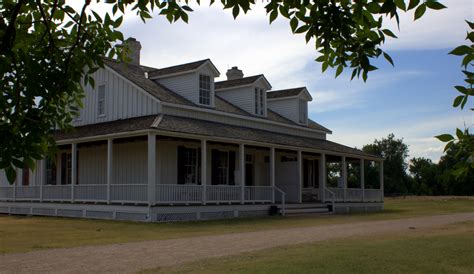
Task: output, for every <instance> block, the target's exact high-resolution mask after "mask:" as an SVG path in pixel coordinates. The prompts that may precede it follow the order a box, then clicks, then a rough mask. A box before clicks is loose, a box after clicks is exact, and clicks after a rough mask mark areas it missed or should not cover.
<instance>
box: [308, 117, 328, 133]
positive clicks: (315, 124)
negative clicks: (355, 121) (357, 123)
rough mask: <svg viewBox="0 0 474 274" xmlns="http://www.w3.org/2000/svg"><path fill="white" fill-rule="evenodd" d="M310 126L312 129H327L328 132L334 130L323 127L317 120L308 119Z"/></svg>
mask: <svg viewBox="0 0 474 274" xmlns="http://www.w3.org/2000/svg"><path fill="white" fill-rule="evenodd" d="M308 127H309V128H312V129H317V130H321V131H325V132H327V133H332V131H331V130H330V129H328V128H326V127H323V126H322V125H320V124H318V123H316V122H315V121H313V120H311V119H308Z"/></svg>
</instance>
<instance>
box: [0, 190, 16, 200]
mask: <svg viewBox="0 0 474 274" xmlns="http://www.w3.org/2000/svg"><path fill="white" fill-rule="evenodd" d="M12 199H13V186H1V187H0V201H7V200H12Z"/></svg>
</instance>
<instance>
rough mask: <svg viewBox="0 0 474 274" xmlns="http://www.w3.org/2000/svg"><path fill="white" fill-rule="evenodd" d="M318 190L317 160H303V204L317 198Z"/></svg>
mask: <svg viewBox="0 0 474 274" xmlns="http://www.w3.org/2000/svg"><path fill="white" fill-rule="evenodd" d="M318 188H319V160H318V159H314V158H313V159H311V158H309V159H308V158H305V159H303V191H302V195H303V202H314V201H317V200H319V198H318V196H319V195H318V194H319V193H318Z"/></svg>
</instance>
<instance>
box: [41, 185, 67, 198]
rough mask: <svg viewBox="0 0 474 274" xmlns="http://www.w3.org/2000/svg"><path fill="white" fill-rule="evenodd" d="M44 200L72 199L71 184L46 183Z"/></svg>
mask: <svg viewBox="0 0 474 274" xmlns="http://www.w3.org/2000/svg"><path fill="white" fill-rule="evenodd" d="M43 200H45V201H65V200H67V201H70V200H71V185H44V186H43Z"/></svg>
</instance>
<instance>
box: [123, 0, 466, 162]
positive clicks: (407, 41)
mask: <svg viewBox="0 0 474 274" xmlns="http://www.w3.org/2000/svg"><path fill="white" fill-rule="evenodd" d="M216 2H219V1H216ZM257 2H258V3H260V4H259V5H257V6H255V7H254V8H253V10H251V11H250V12H249V13H248V14H245V15H244V14H243V15H241V16H239V17H238V18H237V20H234V19H233V17H232V15H231V12H230V11H228V10H223V9H222V7H221V6H220V4H215V5H213V6H212V7H209V6H208V5H206V4H202V5H201V6H197V5H193V4H191V7H192V8H193V9H194V12H192V13H190V14H189V23H188V24H185V23H184V22H177V23H173V24H169V23H168V21H166V19H165V18H164V17H162V16H154V18H153V19H152V20H149V21H147V23H146V24H144V23H143V22H142V21H141V20H140V19H139V18H138V17H136V16H135V15H133V14H131V13H129V14H127V16H126V17H125V20H124V23H123V25H122V27H121V28H120V30H121V31H122V32H123V33H124V36H125V37H130V36H131V37H135V38H136V39H137V40H139V41H140V42H141V45H142V51H141V63H142V64H143V65H148V66H153V67H158V68H162V67H167V66H172V65H177V64H182V63H187V62H192V61H196V60H201V59H205V58H210V59H211V60H212V62H213V63H214V64H215V65H216V66H217V68H218V69H219V71H220V72H221V77H220V78H219V79H217V80H225V72H226V71H227V69H229V68H230V67H232V66H238V67H239V68H240V69H242V70H243V72H244V75H245V76H251V75H255V74H264V75H265V77H266V78H267V79H268V80H269V81H270V83H271V84H272V86H273V89H274V90H277V89H283V88H291V87H299V86H306V87H307V88H308V90H309V91H310V93H311V94H312V96H313V101H312V102H310V104H309V116H310V118H311V119H313V120H315V121H316V122H318V123H320V124H322V125H324V126H325V127H328V128H330V129H331V130H332V131H333V134H332V135H329V136H328V139H329V140H331V141H335V142H339V143H342V144H345V145H348V146H351V147H358V148H361V147H362V146H363V145H365V144H369V143H372V142H373V141H374V140H375V139H381V138H384V137H387V135H388V134H390V133H394V134H395V137H397V138H403V140H404V142H405V143H407V144H408V145H409V151H410V152H409V155H410V158H411V157H427V158H430V159H432V160H433V161H434V162H437V161H438V160H439V158H440V156H441V155H442V153H443V147H444V145H443V143H441V142H439V141H438V140H437V139H435V138H434V137H433V136H435V135H439V134H442V133H452V132H454V129H455V128H456V127H459V128H464V127H465V126H467V127H472V126H473V124H474V115H473V112H472V111H467V110H464V111H461V110H459V109H454V108H452V101H453V99H454V97H455V96H456V95H457V92H456V91H455V90H454V88H453V86H455V85H461V84H463V75H462V73H461V67H460V63H461V60H460V58H458V57H455V56H451V55H448V52H449V51H450V50H452V49H453V48H454V47H456V46H458V45H461V44H464V43H467V42H466V41H465V36H466V31H467V24H466V23H465V22H464V20H466V19H467V20H470V21H474V1H472V0H450V1H441V2H442V3H444V4H445V5H446V6H447V7H448V9H445V10H441V11H433V10H428V11H427V13H426V14H425V16H424V17H422V18H421V19H420V20H417V21H415V22H414V21H413V13H412V12H408V13H403V14H401V16H400V18H401V22H400V31H399V30H398V29H397V26H396V23H395V22H394V21H390V20H389V19H388V18H387V20H388V22H386V26H387V27H388V28H390V29H392V31H394V32H395V34H396V35H397V36H398V37H399V38H398V39H389V40H387V41H386V43H385V44H384V45H383V47H382V49H384V50H385V51H387V52H388V53H389V54H390V55H391V56H392V58H393V60H394V62H395V67H392V66H391V65H390V64H388V63H387V62H386V61H385V60H382V59H380V60H375V61H374V64H375V65H376V66H378V67H379V70H377V71H374V72H371V73H370V74H369V79H368V81H367V82H366V83H364V82H363V81H362V79H360V80H357V79H354V80H352V81H350V71H347V72H344V73H343V74H342V75H340V76H339V77H338V78H337V79H335V78H334V71H331V70H328V71H326V72H325V73H324V74H323V73H322V72H321V65H320V64H319V63H316V62H315V61H314V59H315V58H316V57H317V54H316V51H315V50H314V45H313V44H312V43H311V42H310V43H309V44H306V42H305V40H304V36H303V35H295V34H292V33H291V30H290V26H289V22H288V21H287V19H285V18H280V17H279V18H278V19H277V20H276V21H275V22H273V23H272V24H269V23H268V17H267V16H266V14H265V10H264V8H263V6H264V5H262V4H261V1H257ZM469 104H470V105H468V106H467V107H473V101H472V100H471V102H470V103H469Z"/></svg>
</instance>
